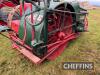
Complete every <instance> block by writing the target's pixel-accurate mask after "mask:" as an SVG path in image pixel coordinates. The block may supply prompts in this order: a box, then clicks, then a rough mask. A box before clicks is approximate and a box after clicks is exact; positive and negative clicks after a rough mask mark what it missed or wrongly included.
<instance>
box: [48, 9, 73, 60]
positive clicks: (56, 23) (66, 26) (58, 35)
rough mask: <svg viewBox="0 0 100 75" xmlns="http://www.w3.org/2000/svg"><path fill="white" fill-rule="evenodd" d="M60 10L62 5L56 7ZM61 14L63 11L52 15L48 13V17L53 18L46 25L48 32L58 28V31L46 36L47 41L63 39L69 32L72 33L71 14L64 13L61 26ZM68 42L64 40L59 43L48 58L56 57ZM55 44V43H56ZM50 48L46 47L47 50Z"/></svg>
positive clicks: (52, 41) (53, 41)
mask: <svg viewBox="0 0 100 75" xmlns="http://www.w3.org/2000/svg"><path fill="white" fill-rule="evenodd" d="M58 9H60V10H63V9H64V8H63V7H60V8H58ZM62 14H64V13H56V14H53V15H49V16H48V17H49V19H50V20H53V22H52V23H49V25H48V32H52V31H54V30H56V29H59V31H57V32H55V33H54V34H52V35H50V36H49V38H48V43H49V44H50V43H55V42H56V41H59V40H61V41H63V39H64V38H65V37H67V36H69V35H70V34H72V20H73V19H72V15H71V14H68V13H67V14H65V15H64V16H65V19H64V23H63V27H62V28H60V27H61V25H62V21H61V20H62V16H63V15H62ZM67 44H68V42H66V43H65V44H63V45H61V46H60V47H59V48H58V50H57V51H56V52H53V53H52V55H51V56H49V57H48V59H50V60H54V59H55V58H57V57H58V56H59V55H60V54H61V53H62V52H63V51H64V49H65V47H66V45H67ZM56 45H57V44H56ZM52 48H54V47H52ZM49 50H50V49H48V51H49Z"/></svg>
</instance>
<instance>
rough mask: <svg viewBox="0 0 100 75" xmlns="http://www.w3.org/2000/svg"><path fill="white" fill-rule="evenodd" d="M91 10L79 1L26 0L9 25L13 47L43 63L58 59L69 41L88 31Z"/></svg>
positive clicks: (36, 61)
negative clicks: (88, 10)
mask: <svg viewBox="0 0 100 75" xmlns="http://www.w3.org/2000/svg"><path fill="white" fill-rule="evenodd" d="M87 14H88V13H87V10H85V9H83V8H82V7H80V5H79V3H78V2H77V1H72V2H68V1H60V0H22V1H21V3H20V5H17V6H15V7H14V8H13V10H12V11H11V12H10V13H9V15H8V18H7V26H8V28H5V29H6V31H7V30H8V33H9V36H10V39H11V40H12V42H13V48H16V49H17V50H19V51H20V52H21V53H22V54H23V55H25V56H26V57H28V58H29V59H30V60H31V61H32V62H34V63H41V62H42V61H44V60H45V59H48V60H54V59H55V58H56V57H57V56H59V55H60V54H61V53H62V52H63V51H64V49H65V48H66V46H67V44H68V42H69V41H71V40H73V39H75V38H77V36H78V35H79V33H80V32H85V31H87V27H88V22H87ZM14 16H16V18H15V17H14ZM5 29H2V30H1V32H2V31H4V30H5Z"/></svg>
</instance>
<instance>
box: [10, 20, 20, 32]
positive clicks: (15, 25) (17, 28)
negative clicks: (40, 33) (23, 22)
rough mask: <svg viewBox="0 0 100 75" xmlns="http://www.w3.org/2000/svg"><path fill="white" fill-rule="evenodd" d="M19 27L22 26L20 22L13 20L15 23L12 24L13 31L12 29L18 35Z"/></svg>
mask: <svg viewBox="0 0 100 75" xmlns="http://www.w3.org/2000/svg"><path fill="white" fill-rule="evenodd" d="M19 26H20V20H13V21H12V22H11V29H12V30H13V31H15V32H16V33H18V30H19Z"/></svg>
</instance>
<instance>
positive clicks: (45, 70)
mask: <svg viewBox="0 0 100 75" xmlns="http://www.w3.org/2000/svg"><path fill="white" fill-rule="evenodd" d="M88 20H89V32H86V33H82V34H81V35H80V37H79V38H77V39H76V40H74V41H72V42H70V44H69V45H68V47H67V48H66V49H65V51H64V52H63V54H62V55H61V56H59V57H58V58H57V59H56V60H54V61H50V62H45V63H43V64H42V65H38V66H37V65H34V64H32V63H31V62H30V61H29V60H27V59H26V58H24V56H22V55H21V54H20V53H19V52H17V51H16V50H14V49H12V47H11V43H10V40H8V39H6V38H5V37H3V36H0V75H100V11H99V10H90V11H89V16H88ZM70 61H74V62H75V61H80V62H82V61H85V62H88V61H90V62H94V64H95V69H94V70H91V71H82V70H80V71H78V70H76V71H74V70H73V71H69V70H63V69H62V66H61V64H62V62H70Z"/></svg>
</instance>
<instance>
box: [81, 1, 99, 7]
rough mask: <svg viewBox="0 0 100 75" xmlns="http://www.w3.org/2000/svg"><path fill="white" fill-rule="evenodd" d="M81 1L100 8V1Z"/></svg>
mask: <svg viewBox="0 0 100 75" xmlns="http://www.w3.org/2000/svg"><path fill="white" fill-rule="evenodd" d="M79 1H89V3H90V4H92V5H96V6H100V0H79Z"/></svg>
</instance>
